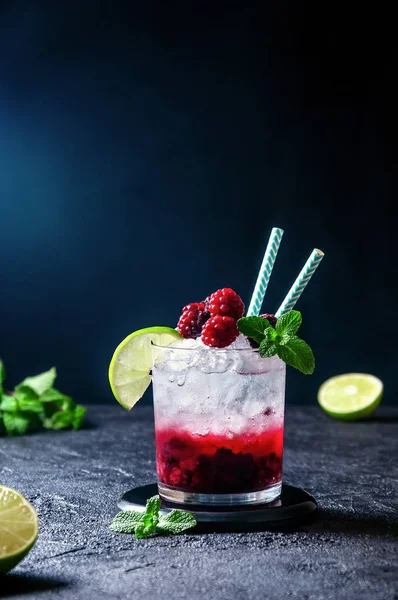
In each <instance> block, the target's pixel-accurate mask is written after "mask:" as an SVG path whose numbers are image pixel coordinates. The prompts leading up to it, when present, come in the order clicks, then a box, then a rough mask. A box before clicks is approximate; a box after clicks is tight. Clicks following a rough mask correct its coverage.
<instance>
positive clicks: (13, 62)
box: [0, 1, 398, 403]
mask: <svg viewBox="0 0 398 600" xmlns="http://www.w3.org/2000/svg"><path fill="white" fill-rule="evenodd" d="M213 4H214V5H213ZM274 4H275V5H274ZM274 4H273V3H263V2H247V3H246V2H245V3H242V2H228V3H226V2H220V3H206V2H205V3H203V2H185V3H174V2H171V3H169V2H163V3H160V2H159V3H156V2H145V3H134V2H132V3H130V2H105V1H95V2H91V1H86V2H73V1H72V2H62V1H58V2H47V3H46V2H35V3H30V2H23V1H19V2H18V1H13V2H11V1H10V2H3V3H2V5H1V6H2V8H1V13H0V14H1V16H0V131H1V135H0V227H1V231H0V277H1V283H0V286H1V287H0V308H1V318H0V354H1V356H2V358H3V360H4V361H5V363H6V366H7V370H8V374H9V383H10V385H13V384H15V383H17V382H18V380H20V379H22V378H23V377H24V376H26V375H28V374H34V373H36V372H40V371H42V370H44V369H47V368H49V367H50V366H52V365H53V364H55V365H56V366H57V367H58V371H59V381H58V386H59V387H60V388H61V389H62V390H64V391H66V392H68V393H70V394H71V395H73V396H74V397H75V398H76V399H77V400H79V401H80V402H83V403H87V402H92V401H109V402H112V401H113V400H112V398H111V394H110V391H109V389H108V383H107V367H108V363H109V360H110V357H111V355H112V352H113V349H114V348H115V347H116V345H117V344H118V343H119V341H120V340H121V339H122V338H124V337H125V336H126V335H127V334H128V333H130V332H131V331H133V330H135V329H137V328H141V327H144V326H149V325H155V324H164V325H172V326H174V325H175V323H176V321H177V319H178V316H179V313H180V309H181V307H182V306H183V305H184V304H186V303H187V302H189V301H194V300H200V299H202V298H203V297H205V296H206V295H208V294H209V293H210V292H211V291H213V290H215V289H217V288H219V287H222V286H231V287H233V288H235V289H236V290H237V291H238V292H239V293H240V294H241V295H242V297H243V299H244V300H245V301H246V302H248V301H249V299H250V295H251V291H252V288H253V285H254V282H255V279H256V276H257V271H258V268H259V265H260V263H261V259H262V254H263V251H264V248H265V245H266V242H267V238H268V234H269V231H270V229H271V227H272V226H279V227H282V228H284V229H285V236H284V239H283V243H282V247H281V251H280V254H279V256H278V260H277V263H276V267H275V271H274V274H273V277H272V281H271V284H270V287H269V292H268V294H267V298H266V302H265V304H264V308H265V309H266V310H267V311H274V310H276V308H277V307H278V306H279V304H280V302H281V301H282V299H283V297H284V295H285V293H286V291H287V290H288V288H289V287H290V284H291V283H292V281H293V280H294V278H295V277H296V275H297V273H298V271H299V270H300V268H301V267H302V265H303V263H304V261H305V260H306V258H307V256H308V254H309V253H310V252H311V250H312V248H313V247H319V248H321V249H323V250H324V251H325V253H326V257H325V259H324V261H323V263H322V264H321V267H320V269H319V271H318V272H317V273H316V275H315V277H314V279H313V281H312V282H311V284H310V286H309V287H308V288H307V290H306V292H305V294H304V296H303V297H302V299H301V300H300V302H299V305H298V308H299V309H300V310H301V311H302V312H303V315H304V322H305V325H304V327H303V332H302V336H303V337H304V338H305V339H307V341H308V342H309V343H310V344H311V345H312V346H313V348H314V351H315V354H316V357H317V370H316V373H315V374H314V376H313V377H311V378H309V377H305V376H303V375H300V374H299V373H296V372H293V371H292V370H290V372H289V379H288V381H289V396H288V400H289V401H290V402H299V401H302V402H314V401H315V395H316V390H317V388H318V386H319V384H320V383H321V382H322V381H323V380H324V379H326V378H327V377H329V376H331V375H334V374H337V373H340V372H346V371H365V372H366V371H368V372H371V373H374V374H376V375H378V376H380V377H381V378H382V379H383V380H384V381H385V383H386V387H387V392H386V395H387V399H388V401H390V402H392V401H395V399H396V394H395V390H394V387H395V375H396V374H395V369H396V365H397V355H398V352H397V344H396V339H397V333H398V332H397V325H396V319H395V306H396V296H397V284H396V273H397V268H396V264H397V257H396V245H395V237H396V236H395V232H396V219H395V217H396V213H397V208H396V194H395V190H396V182H397V168H396V158H397V154H396V133H397V127H396V123H395V119H394V117H395V112H396V105H397V104H396V100H397V98H396V94H395V91H394V79H395V76H396V69H395V43H394V41H393V40H394V37H393V36H394V34H393V31H392V23H393V21H392V16H391V15H388V14H386V13H385V12H384V13H383V14H381V13H380V14H378V13H377V11H375V10H373V9H372V12H369V13H366V12H365V11H364V9H362V12H361V14H358V12H357V11H355V14H354V12H353V14H350V13H349V11H348V10H347V9H346V10H345V12H344V15H342V14H340V13H338V12H336V11H335V10H334V9H333V8H332V7H330V8H329V9H328V8H327V7H326V8H323V9H322V12H321V9H319V8H316V7H315V6H312V3H311V4H304V5H303V4H301V3H296V2H285V3H283V6H281V3H274ZM390 23H391V26H390Z"/></svg>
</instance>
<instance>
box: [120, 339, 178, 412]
mask: <svg viewBox="0 0 398 600" xmlns="http://www.w3.org/2000/svg"><path fill="white" fill-rule="evenodd" d="M180 339H183V338H182V335H180V334H179V333H178V331H176V330H175V329H172V328H171V327H147V328H146V329H139V330H138V331H134V333H131V334H130V335H129V336H128V337H126V339H124V340H123V341H122V342H121V343H120V344H119V346H118V347H117V348H116V350H115V352H114V354H113V357H112V360H111V364H110V365H109V383H110V384H111V388H112V392H113V395H114V396H115V398H116V400H117V401H118V402H119V403H120V404H121V405H122V406H123V407H124V408H126V409H127V410H130V409H131V408H133V406H134V404H136V402H138V400H139V399H140V398H142V396H143V395H144V392H145V390H146V389H147V387H148V386H149V384H150V383H151V375H150V372H151V369H152V353H151V344H152V342H154V343H155V344H159V346H168V345H169V344H171V343H172V342H175V341H176V340H180Z"/></svg>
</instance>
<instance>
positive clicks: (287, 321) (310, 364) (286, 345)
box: [238, 310, 315, 375]
mask: <svg viewBox="0 0 398 600" xmlns="http://www.w3.org/2000/svg"><path fill="white" fill-rule="evenodd" d="M301 322H302V318H301V313H300V312H299V311H298V310H290V311H289V312H287V313H285V314H284V315H282V316H281V317H279V319H278V321H277V323H276V326H275V329H274V328H273V327H272V325H271V323H270V322H269V321H268V320H267V319H264V318H263V317H243V318H242V319H239V321H238V329H239V331H240V332H241V333H243V334H244V335H246V336H247V337H250V338H252V339H253V340H255V341H256V342H257V343H258V344H259V345H260V347H259V353H260V355H261V356H262V357H265V358H269V357H271V356H275V354H277V355H278V356H279V358H280V359H282V360H283V361H284V362H285V363H286V364H287V365H289V366H291V367H294V368H295V369H298V370H299V371H301V372H302V373H304V374H305V375H311V374H312V373H313V372H314V369H315V358H314V354H313V352H312V350H311V348H310V347H309V345H308V344H307V343H306V342H305V341H304V340H302V339H300V338H299V337H298V336H297V335H296V333H297V331H298V329H299V327H300V325H301Z"/></svg>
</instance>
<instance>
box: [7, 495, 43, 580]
mask: <svg viewBox="0 0 398 600" xmlns="http://www.w3.org/2000/svg"><path fill="white" fill-rule="evenodd" d="M38 533H39V522H38V519H37V514H36V511H35V509H34V508H33V506H32V505H31V504H30V503H29V502H28V501H27V500H26V499H25V498H24V497H23V496H22V495H21V494H20V493H19V492H16V491H15V490H12V489H10V488H7V487H5V486H3V485H0V575H3V574H4V573H7V572H8V571H11V569H13V568H14V567H15V566H16V565H17V564H18V563H19V562H21V560H22V559H23V558H24V557H25V556H26V555H27V553H28V552H29V550H30V549H31V548H32V546H33V545H34V543H35V541H36V539H37V535H38Z"/></svg>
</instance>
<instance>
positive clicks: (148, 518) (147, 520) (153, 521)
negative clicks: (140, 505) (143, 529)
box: [144, 496, 160, 529]
mask: <svg viewBox="0 0 398 600" xmlns="http://www.w3.org/2000/svg"><path fill="white" fill-rule="evenodd" d="M159 510H160V497H159V496H152V498H149V499H148V500H147V501H146V509H145V515H144V525H146V526H148V527H153V528H154V529H155V526H156V525H157V523H158V521H159Z"/></svg>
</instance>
